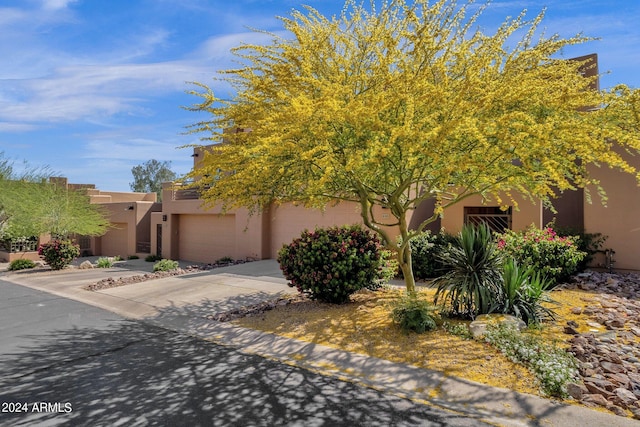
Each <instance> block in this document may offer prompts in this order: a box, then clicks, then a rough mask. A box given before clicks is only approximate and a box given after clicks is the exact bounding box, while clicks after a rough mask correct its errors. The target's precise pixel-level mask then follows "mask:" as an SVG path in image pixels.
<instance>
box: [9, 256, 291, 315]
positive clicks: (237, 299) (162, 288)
mask: <svg viewBox="0 0 640 427" xmlns="http://www.w3.org/2000/svg"><path fill="white" fill-rule="evenodd" d="M181 264H182V266H183V267H185V266H187V265H188V264H189V263H184V262H183V263H181ZM152 268H153V263H149V262H145V261H144V260H129V261H125V262H121V263H117V264H116V266H114V267H112V268H93V269H87V270H80V269H75V268H74V269H69V270H61V271H48V270H29V271H22V272H13V273H8V272H7V273H2V278H3V279H5V280H8V281H10V282H12V283H16V284H19V285H23V286H28V287H30V288H33V289H38V290H42V291H45V292H49V293H52V294H54V295H59V296H62V297H65V298H70V299H73V300H76V301H81V302H84V303H87V304H91V305H93V306H96V307H101V308H104V309H107V310H109V311H112V312H114V313H117V314H120V315H122V316H124V317H128V318H131V319H144V318H150V317H156V316H158V315H161V314H162V313H166V312H167V311H171V310H172V309H177V308H183V307H189V315H192V316H201V317H202V316H206V315H210V314H215V313H217V312H224V311H228V310H230V309H233V308H237V307H241V306H246V305H250V304H254V303H258V302H262V301H265V300H267V299H272V298H276V297H278V296H280V295H285V294H292V293H295V289H293V288H290V287H288V286H287V281H286V280H285V279H284V277H283V276H282V274H281V272H280V269H279V267H278V263H277V262H276V261H275V260H263V261H255V262H250V263H245V264H238V265H233V266H228V267H221V268H216V269H212V270H207V271H202V272H196V273H189V274H184V275H179V276H172V277H166V278H162V279H155V280H150V281H146V282H141V283H136V284H135V285H129V286H120V287H114V288H108V289H102V290H99V291H88V290H86V289H84V287H85V286H87V285H90V284H92V283H96V282H98V281H100V280H102V279H106V278H110V277H111V278H115V279H117V278H127V277H132V276H141V275H144V274H148V273H150V272H151V270H152Z"/></svg>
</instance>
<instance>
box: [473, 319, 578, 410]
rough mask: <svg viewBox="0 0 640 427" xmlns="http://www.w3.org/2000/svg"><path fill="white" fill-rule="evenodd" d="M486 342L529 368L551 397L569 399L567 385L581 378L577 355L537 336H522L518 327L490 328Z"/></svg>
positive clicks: (486, 334) (490, 326)
mask: <svg viewBox="0 0 640 427" xmlns="http://www.w3.org/2000/svg"><path fill="white" fill-rule="evenodd" d="M484 339H485V341H486V342H488V343H489V344H491V345H493V346H494V347H496V348H497V349H499V350H500V351H501V352H502V353H503V354H504V355H505V356H506V357H507V358H509V360H511V361H512V362H515V363H520V364H523V365H524V366H526V367H527V368H528V369H529V370H530V371H531V372H533V373H534V375H535V376H536V378H537V379H538V381H539V382H540V385H541V388H542V391H543V392H544V393H546V394H547V395H550V396H558V397H566V396H567V384H569V383H570V382H572V381H575V379H576V378H577V377H578V369H577V366H578V364H577V362H576V359H575V358H574V357H573V355H571V354H569V353H568V352H567V351H566V350H564V349H563V348H560V347H558V346H556V345H553V344H549V343H545V342H544V341H542V338H540V337H537V336H534V335H524V334H521V333H520V332H519V331H518V330H517V329H515V327H513V326H511V327H508V326H504V325H502V326H496V325H489V326H488V327H487V332H486V333H485V335H484Z"/></svg>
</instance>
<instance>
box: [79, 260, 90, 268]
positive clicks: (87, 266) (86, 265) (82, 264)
mask: <svg viewBox="0 0 640 427" xmlns="http://www.w3.org/2000/svg"><path fill="white" fill-rule="evenodd" d="M78 268H79V269H81V270H88V269H90V268H93V264H91V261H89V260H86V261H82V263H81V264H80V265H79V266H78Z"/></svg>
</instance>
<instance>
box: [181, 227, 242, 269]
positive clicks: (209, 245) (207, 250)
mask: <svg viewBox="0 0 640 427" xmlns="http://www.w3.org/2000/svg"><path fill="white" fill-rule="evenodd" d="M179 227H180V228H179V231H178V254H179V257H180V259H181V260H184V261H194V262H206V263H210V262H214V261H216V260H218V259H220V258H223V257H226V256H229V257H232V258H234V257H235V254H236V251H235V229H236V226H235V216H234V215H180V220H179Z"/></svg>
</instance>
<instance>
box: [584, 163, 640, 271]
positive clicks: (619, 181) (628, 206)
mask: <svg viewBox="0 0 640 427" xmlns="http://www.w3.org/2000/svg"><path fill="white" fill-rule="evenodd" d="M626 159H627V160H628V161H629V162H630V163H632V164H633V165H634V166H635V167H637V168H640V159H639V158H638V157H635V158H634V157H631V156H626ZM589 170H590V173H591V174H592V175H593V176H594V177H595V178H598V179H599V180H600V182H601V183H602V186H603V188H604V190H605V191H606V193H607V196H608V200H607V202H606V206H603V205H602V203H601V201H600V198H599V197H598V195H597V194H596V192H595V191H592V193H593V194H592V197H593V200H592V203H591V204H589V203H585V205H584V223H585V230H586V231H587V232H588V233H602V234H604V235H606V236H609V237H608V239H607V241H606V242H605V247H606V248H611V249H613V250H614V251H616V253H615V265H614V268H615V269H631V270H640V188H639V187H638V185H637V182H636V180H635V178H634V176H633V175H630V174H626V173H622V172H619V171H616V170H611V169H604V168H602V169H601V168H596V167H590V168H589ZM596 261H598V260H596Z"/></svg>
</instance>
